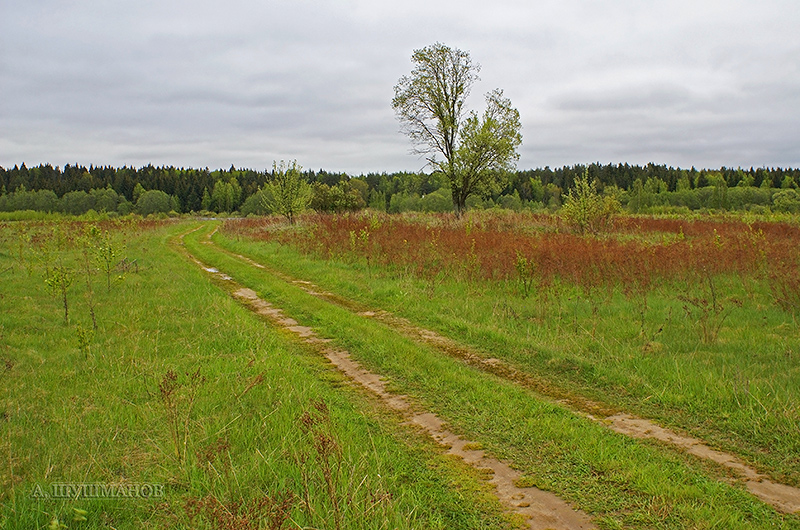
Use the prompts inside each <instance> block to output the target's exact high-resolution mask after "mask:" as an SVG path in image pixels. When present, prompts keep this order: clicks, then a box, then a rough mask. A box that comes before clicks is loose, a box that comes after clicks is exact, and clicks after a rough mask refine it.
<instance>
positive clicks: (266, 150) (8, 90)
mask: <svg viewBox="0 0 800 530" xmlns="http://www.w3.org/2000/svg"><path fill="white" fill-rule="evenodd" d="M798 28H800V8H798V5H797V0H746V1H743V0H740V1H737V0H725V1H716V0H715V1H709V0H685V1H683V0H681V1H673V0H662V1H658V2H651V1H645V0H614V1H601V0H537V1H530V0H527V1H510V0H493V1H492V2H487V1H486V0H480V1H473V0H458V1H450V0H447V1H439V0H406V1H403V2H381V1H376V0H336V1H333V0H331V1H327V2H324V1H316V0H285V1H283V0H261V1H255V0H226V1H225V2H221V1H215V2H211V1H208V0H1V1H0V166H4V167H13V165H14V164H20V163H22V162H25V163H27V164H28V165H29V166H31V165H37V164H39V163H51V164H53V165H61V166H63V165H64V164H68V163H80V164H85V165H89V164H95V165H105V164H110V165H114V166H121V165H125V164H127V165H133V166H141V165H145V164H148V163H153V164H155V165H175V166H184V167H209V168H212V169H215V168H220V167H222V168H227V167H229V166H230V165H231V164H233V165H235V166H236V167H246V168H254V169H263V168H266V167H269V166H271V165H272V161H273V160H281V159H297V161H298V163H299V164H301V165H302V166H303V167H305V168H310V169H319V168H325V169H327V170H331V171H346V172H348V173H351V174H359V173H366V172H369V171H379V172H380V171H387V172H392V171H400V170H412V171H416V170H419V169H421V168H422V167H423V165H424V161H422V160H421V159H420V158H419V157H417V156H415V155H411V154H409V150H410V147H411V146H410V144H409V142H408V140H407V138H406V137H404V136H403V135H402V134H401V133H400V132H399V123H398V122H397V120H396V118H395V116H394V113H393V111H392V108H391V99H392V96H393V87H394V85H395V84H396V83H397V81H398V79H399V78H400V77H401V76H402V75H404V74H408V73H410V71H411V69H412V64H411V59H410V58H411V53H412V52H413V50H414V49H416V48H421V47H424V46H427V45H429V44H432V43H434V42H442V43H445V44H447V45H449V46H451V47H455V48H460V49H462V50H466V51H469V52H470V53H471V55H472V58H473V61H475V62H477V63H480V64H481V66H482V70H481V73H480V77H481V80H480V81H479V82H478V83H477V84H476V86H475V87H474V88H473V92H472V96H471V97H470V99H469V100H468V105H469V106H470V107H471V108H474V109H475V110H478V111H480V110H481V108H482V105H483V97H482V95H483V94H484V93H486V92H488V91H489V90H492V89H494V88H502V89H504V91H505V95H506V96H507V97H509V98H510V99H511V101H512V103H513V104H514V105H515V106H516V107H517V108H518V109H519V111H520V114H521V119H522V125H523V131H522V132H523V143H522V146H521V148H520V160H519V164H518V167H520V168H521V169H527V168H535V167H544V166H547V165H549V166H551V167H557V166H561V165H565V164H569V165H571V164H576V163H589V162H601V163H618V162H628V163H631V164H646V163H648V162H655V163H659V164H662V163H663V164H667V165H671V166H680V167H690V166H696V167H720V166H722V165H725V166H734V167H735V166H743V167H750V166H756V167H760V166H783V167H787V166H792V167H797V166H800V31H798Z"/></svg>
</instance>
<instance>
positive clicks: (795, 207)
mask: <svg viewBox="0 0 800 530" xmlns="http://www.w3.org/2000/svg"><path fill="white" fill-rule="evenodd" d="M772 203H773V208H774V209H775V211H776V212H788V213H800V194H798V193H797V191H795V190H793V189H791V188H788V189H783V190H781V191H779V192H776V193H775V195H773V196H772Z"/></svg>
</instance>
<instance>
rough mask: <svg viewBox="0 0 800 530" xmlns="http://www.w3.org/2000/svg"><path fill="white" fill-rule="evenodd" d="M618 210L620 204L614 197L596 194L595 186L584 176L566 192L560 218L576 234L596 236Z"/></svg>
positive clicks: (586, 175)
mask: <svg viewBox="0 0 800 530" xmlns="http://www.w3.org/2000/svg"><path fill="white" fill-rule="evenodd" d="M619 210H620V204H619V201H618V200H617V199H616V197H614V196H606V197H603V196H601V195H600V194H599V193H598V192H597V184H596V183H595V182H594V181H591V182H590V181H589V176H588V174H585V175H584V176H583V177H581V178H579V179H577V180H576V181H575V187H574V188H572V189H570V190H569V191H568V192H567V196H566V198H565V201H564V205H563V206H562V207H561V216H562V217H563V218H564V220H565V221H566V222H567V224H568V225H569V226H571V227H572V228H573V229H574V230H575V231H577V232H578V233H580V234H586V233H592V234H596V233H598V232H600V231H601V230H603V229H604V228H605V226H606V225H607V224H608V223H609V221H610V220H611V217H612V216H613V215H615V214H616V213H618V212H619Z"/></svg>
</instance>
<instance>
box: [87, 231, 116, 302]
mask: <svg viewBox="0 0 800 530" xmlns="http://www.w3.org/2000/svg"><path fill="white" fill-rule="evenodd" d="M92 236H93V239H94V259H95V261H96V262H97V264H98V265H99V266H100V270H101V271H103V272H104V273H105V275H106V290H107V291H108V292H111V273H112V272H113V271H114V269H115V268H116V267H117V265H118V264H119V262H120V257H121V256H122V250H123V247H122V245H120V244H119V243H117V242H116V241H115V240H114V238H113V237H112V235H111V233H110V232H109V231H108V230H105V231H103V232H102V233H100V232H99V231H97V232H95V233H94V234H92Z"/></svg>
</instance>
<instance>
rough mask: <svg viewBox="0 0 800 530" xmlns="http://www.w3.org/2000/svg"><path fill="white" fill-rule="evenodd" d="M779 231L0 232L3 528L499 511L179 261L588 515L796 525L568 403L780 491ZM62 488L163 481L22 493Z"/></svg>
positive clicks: (783, 306) (785, 367) (488, 495)
mask: <svg viewBox="0 0 800 530" xmlns="http://www.w3.org/2000/svg"><path fill="white" fill-rule="evenodd" d="M799 235H800V227H798V225H797V224H796V222H795V221H794V220H792V219H791V218H787V219H780V220H775V219H757V218H743V217H738V218H733V217H730V218H729V217H718V218H711V217H708V216H706V217H696V218H654V217H645V216H640V217H638V216H634V217H621V218H618V219H616V220H615V222H614V224H613V225H612V226H609V227H608V228H607V230H606V231H604V232H603V233H601V234H595V235H588V236H581V235H577V234H573V233H571V231H570V230H569V227H567V226H565V225H564V224H563V222H562V221H561V219H560V218H559V217H557V216H553V215H537V214H530V213H511V212H496V211H493V212H470V213H468V214H467V215H466V216H465V217H464V218H462V219H455V218H454V217H453V216H451V215H434V214H407V215H386V214H380V213H375V212H370V211H367V212H361V213H358V214H344V215H307V216H303V217H301V218H300V219H299V220H298V222H297V223H296V224H295V225H294V226H290V225H288V224H287V223H286V222H284V221H283V220H281V219H279V218H274V217H269V218H248V219H232V220H227V221H224V222H218V221H194V220H185V221H171V220H143V219H141V218H131V219H128V218H124V219H121V220H109V221H95V222H79V221H69V220H47V221H26V222H9V223H5V224H4V225H3V226H2V228H1V229H0V278H1V279H2V287H1V288H0V297H1V298H0V300H1V301H2V310H1V312H0V348H2V349H0V361H1V362H2V364H0V370H1V371H0V381H2V385H3V389H4V391H3V394H2V396H0V413H1V414H2V421H0V425H1V426H2V430H0V434H1V435H2V436H0V456H1V458H0V461H1V462H2V464H0V503H2V508H0V526H2V527H7V528H32V527H35V528H42V527H49V528H60V527H67V528H110V527H114V528H138V527H145V528H173V527H176V528H308V527H311V528H337V529H338V528H465V529H466V528H515V527H524V526H523V522H522V521H520V520H518V519H515V518H514V517H512V516H509V515H508V513H507V512H506V511H505V510H504V509H503V507H502V506H501V505H500V504H499V503H498V502H497V500H496V498H494V496H493V495H492V489H491V487H490V486H489V485H488V484H487V483H486V478H487V477H486V476H485V473H483V472H481V471H480V470H476V469H473V468H471V467H470V466H468V465H467V464H466V463H464V462H462V461H460V460H458V459H454V458H452V457H449V456H447V455H446V454H444V450H443V449H442V447H440V446H439V445H438V444H436V443H435V442H434V441H433V440H431V439H429V438H428V437H426V436H425V435H424V434H423V433H421V432H419V431H418V430H415V429H413V428H410V427H409V426H408V425H406V424H404V422H403V421H402V418H400V417H399V416H398V415H397V414H396V413H394V412H392V411H390V410H387V409H386V408H385V407H383V406H382V405H381V404H380V403H378V402H377V400H376V399H375V398H374V396H371V395H370V394H369V393H367V392H364V391H363V389H360V388H357V387H354V386H353V385H351V384H349V383H348V382H347V381H346V379H345V377H344V376H343V375H341V374H340V373H339V372H338V371H337V370H335V369H334V368H333V367H332V366H331V365H330V364H329V363H327V361H326V360H325V359H323V358H322V357H321V356H320V355H319V352H318V351H315V350H314V348H312V347H310V346H309V345H306V344H304V343H302V342H300V341H297V340H296V339H295V338H294V337H293V336H291V335H290V334H288V333H286V332H285V330H282V329H280V328H278V327H275V326H274V325H271V324H270V323H269V322H266V321H264V320H263V319H261V318H259V317H258V316H257V315H254V314H253V313H251V312H250V311H248V310H247V309H246V308H245V307H243V306H241V305H240V304H238V303H237V302H236V301H235V300H233V299H232V298H231V296H229V294H230V293H229V290H230V289H229V287H226V285H225V282H224V281H222V282H221V281H219V280H218V279H215V278H214V277H212V275H209V274H208V273H207V272H206V271H204V270H203V268H202V267H200V266H198V264H197V263H196V262H195V260H200V261H201V262H202V263H203V264H205V266H206V267H209V268H210V267H213V268H215V269H216V270H219V271H223V272H224V273H225V274H226V275H229V276H230V277H231V278H232V279H233V280H235V281H236V282H238V283H237V284H241V285H243V286H246V287H249V288H251V289H253V290H254V291H256V292H257V293H258V295H259V296H260V297H262V298H263V299H264V300H267V301H269V302H270V303H272V304H274V305H275V306H277V307H280V308H281V309H282V310H283V311H284V312H285V313H286V314H287V315H288V316H290V317H291V318H294V319H295V320H297V321H298V322H299V323H300V324H302V325H306V326H310V327H312V328H313V329H314V330H315V332H316V333H318V334H319V335H320V336H324V337H326V338H328V339H329V340H331V343H332V344H333V345H335V346H336V347H340V348H343V349H346V350H347V351H349V352H350V354H351V355H352V356H353V358H355V359H356V360H358V362H360V363H361V364H362V365H363V366H365V367H367V368H368V369H369V370H371V371H372V372H374V373H376V374H379V375H380V376H381V377H383V378H384V379H385V380H386V381H387V384H388V386H389V387H390V388H391V389H392V391H394V392H396V393H398V394H402V395H405V396H408V398H409V399H410V400H411V401H412V402H413V403H414V406H415V407H418V408H419V409H420V410H425V411H431V412H433V413H435V414H437V415H438V416H439V417H440V418H442V420H443V421H445V422H446V424H447V425H448V427H449V428H450V429H451V430H452V431H453V432H456V433H459V434H461V435H463V436H465V437H468V438H469V439H470V440H474V441H475V442H476V444H478V445H480V446H481V447H482V448H483V449H485V450H486V451H487V452H488V453H490V454H492V455H494V456H495V457H497V458H500V459H502V460H504V461H506V462H508V463H509V464H510V465H511V466H512V467H513V468H515V469H517V470H519V471H520V473H521V474H522V477H523V478H522V479H521V480H520V482H521V483H522V484H524V485H529V486H536V487H538V488H541V489H543V490H546V491H551V492H553V493H555V494H556V495H558V496H559V497H561V498H562V499H564V500H566V501H567V502H569V503H570V504H571V505H572V506H574V507H576V508H578V509H580V510H582V511H584V512H585V513H587V514H588V515H589V516H590V517H591V518H592V520H593V522H594V524H596V525H597V526H598V527H599V528H641V529H645V528H665V529H666V528H675V529H678V528H753V529H757V528H768V527H769V528H800V517H799V516H798V515H796V514H794V515H793V514H788V513H783V512H782V511H780V510H777V509H775V508H774V507H772V506H770V505H769V504H767V503H765V502H763V501H761V500H759V499H758V498H756V497H755V496H753V495H751V494H750V493H749V492H748V491H747V489H746V487H745V485H744V483H743V481H742V480H741V477H740V476H738V475H736V474H735V473H733V472H732V471H731V470H730V469H727V468H725V467H723V466H719V465H717V464H714V463H710V462H707V461H704V460H701V459H699V458H696V457H694V456H692V455H690V454H687V453H686V452H684V451H682V450H679V449H677V448H675V447H671V446H669V445H668V444H664V443H660V442H655V441H649V440H635V439H632V438H629V437H626V436H623V435H621V434H618V433H615V432H612V431H611V430H610V429H608V428H606V427H605V426H604V425H603V423H602V421H597V419H594V420H593V419H590V418H589V417H587V415H588V414H591V415H592V416H593V417H595V418H600V419H602V418H603V417H604V416H608V415H611V414H614V413H615V412H620V411H625V412H630V413H634V414H637V415H639V416H641V417H644V418H649V419H652V420H654V421H656V422H658V423H659V424H661V425H664V426H667V427H670V428H673V429H675V430H676V431H678V432H682V433H688V434H691V435H692V436H696V437H697V438H699V439H701V440H703V441H704V442H706V443H707V444H709V445H711V446H712V447H714V448H718V449H720V450H724V451H727V452H729V453H731V454H733V455H735V456H736V457H737V458H739V459H741V460H742V461H743V462H745V463H746V464H748V465H750V466H752V467H754V468H756V469H757V470H758V471H759V472H760V473H763V474H765V475H767V476H768V477H770V478H771V479H772V480H774V481H776V482H779V483H783V484H787V485H791V486H799V485H800V459H799V458H798V456H797V455H800V396H798V393H800V337H799V336H798V327H797V326H798V323H797V320H796V312H797V311H798V309H800V305H798V302H800V282H798V269H797V268H798V264H800V253H799V252H798V249H797V245H796V243H795V242H796V241H797V240H798V236H799ZM254 264H258V265H259V266H258V267H256V266H255V265H254ZM309 285H313V288H310V287H309ZM314 290H318V291H320V292H324V293H326V295H325V296H319V293H316V294H315V293H314V292H313V291H314ZM65 300H66V303H65ZM381 312H383V313H391V314H392V315H396V316H397V317H398V318H403V319H405V320H404V321H407V322H409V323H411V324H413V325H416V326H421V327H424V328H426V329H429V330H431V331H433V332H436V333H438V334H440V335H441V336H443V337H446V338H447V339H448V340H451V341H453V343H454V344H457V345H458V346H459V351H462V350H468V351H470V352H472V353H474V354H475V355H476V356H479V357H481V358H485V359H495V360H499V361H502V362H503V363H506V364H507V365H508V366H511V367H513V368H514V370H515V373H522V374H525V380H524V381H521V380H515V379H514V378H513V377H504V376H503V374H498V373H490V372H487V371H486V370H484V369H482V368H481V367H480V366H475V365H473V364H470V363H469V362H465V359H464V358H463V357H459V355H458V354H456V353H454V352H448V351H446V349H445V350H442V349H441V348H436V347H433V346H431V345H430V344H427V343H425V342H424V341H420V340H418V339H416V338H414V337H413V336H410V335H409V334H408V333H406V332H404V330H403V329H401V328H402V327H398V326H392V325H387V324H385V323H384V322H382V321H381V320H380V319H377V318H371V317H369V316H368V315H372V314H378V313H381ZM365 315H367V316H365ZM64 483H73V484H81V483H83V484H87V483H88V484H97V483H102V484H134V485H137V484H138V485H143V484H144V485H150V484H152V485H157V486H158V487H159V488H161V489H160V490H159V491H162V490H163V495H162V496H160V497H158V498H141V497H139V498H127V499H108V498H99V499H88V498H77V499H76V498H69V499H65V498H61V499H55V498H52V496H51V498H46V497H44V496H42V495H38V494H36V493H37V491H38V490H37V488H40V489H42V490H43V491H44V492H45V493H47V492H50V491H52V485H53V484H64ZM48 488H49V489H48Z"/></svg>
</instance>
